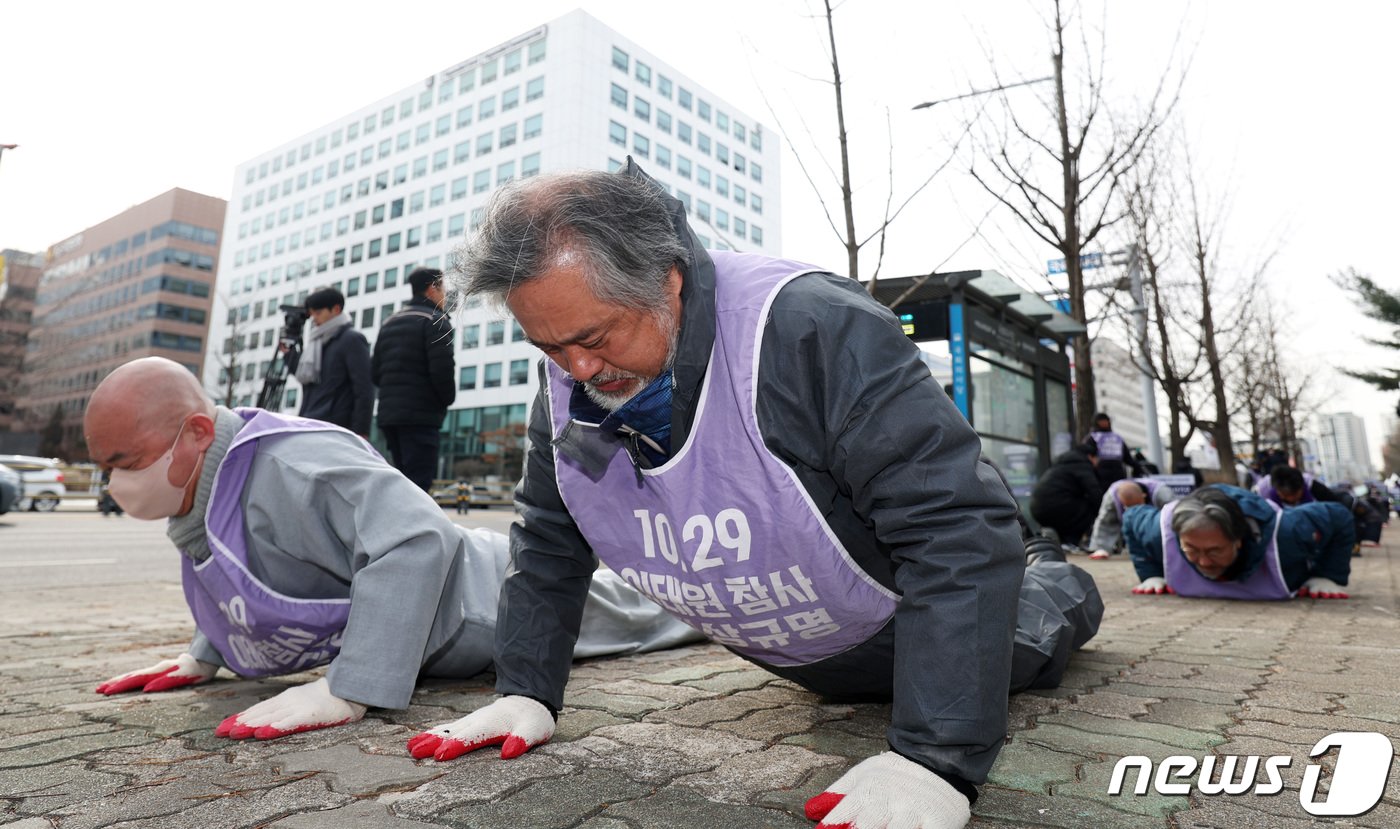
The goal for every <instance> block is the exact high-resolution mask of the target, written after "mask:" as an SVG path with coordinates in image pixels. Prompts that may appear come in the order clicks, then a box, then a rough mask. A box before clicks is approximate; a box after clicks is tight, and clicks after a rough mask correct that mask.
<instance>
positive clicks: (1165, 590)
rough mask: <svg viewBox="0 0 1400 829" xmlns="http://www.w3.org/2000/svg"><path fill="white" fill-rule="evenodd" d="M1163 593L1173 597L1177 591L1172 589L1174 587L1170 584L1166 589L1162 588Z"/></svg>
mask: <svg viewBox="0 0 1400 829" xmlns="http://www.w3.org/2000/svg"><path fill="white" fill-rule="evenodd" d="M1162 592H1163V593H1170V594H1172V595H1173V596H1175V595H1176V591H1175V590H1173V589H1172V586H1171V585H1170V584H1169V585H1167V586H1166V587H1164V588H1162Z"/></svg>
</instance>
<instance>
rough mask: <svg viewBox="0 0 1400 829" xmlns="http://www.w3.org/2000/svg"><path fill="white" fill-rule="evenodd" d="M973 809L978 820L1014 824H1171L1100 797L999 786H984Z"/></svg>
mask: <svg viewBox="0 0 1400 829" xmlns="http://www.w3.org/2000/svg"><path fill="white" fill-rule="evenodd" d="M972 811H973V814H974V815H976V816H977V817H978V818H979V819H982V818H988V819H991V820H999V821H1006V822H1007V823H1010V824H1011V825H1013V826H1017V827H1031V826H1043V827H1055V828H1056V829H1059V828H1060V827H1063V829H1081V827H1112V829H1167V827H1168V826H1169V825H1170V824H1169V823H1168V822H1167V821H1166V820H1165V819H1163V818H1161V817H1157V816H1152V815H1144V814H1138V813H1134V812H1132V811H1122V810H1119V809H1114V808H1112V807H1110V806H1108V805H1106V804H1105V802H1104V800H1103V799H1099V800H1081V799H1079V798H1075V797H1055V796H1053V795H1047V794H1038V793H1033V792H1024V791H1013V790H1011V789H1004V788H1001V787H1000V786H984V787H983V788H982V794H981V796H980V797H978V798H977V803H976V805H975V806H974V807H973V810H972Z"/></svg>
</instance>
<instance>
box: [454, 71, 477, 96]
mask: <svg viewBox="0 0 1400 829" xmlns="http://www.w3.org/2000/svg"><path fill="white" fill-rule="evenodd" d="M475 88H476V67H475V66H473V67H472V68H470V69H468V70H467V71H465V72H463V73H462V74H460V75H458V76H457V92H458V93H462V92H470V91H471V90H473V89H475Z"/></svg>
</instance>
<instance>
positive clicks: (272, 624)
mask: <svg viewBox="0 0 1400 829" xmlns="http://www.w3.org/2000/svg"><path fill="white" fill-rule="evenodd" d="M234 412H235V413H236V414H238V416H240V417H242V418H243V419H244V420H245V421H247V424H246V425H245V426H244V427H243V428H242V429H241V430H240V431H239V432H238V435H237V437H235V438H234V440H233V443H232V444H231V445H230V446H229V449H228V452H227V453H226V454H225V455H224V459H223V461H222V462H221V463H220V464H219V469H218V472H217V473H216V475H215V478H214V486H213V488H212V489H211V490H210V493H209V507H208V509H207V511H206V512H205V516H204V527H205V533H206V535H207V537H208V539H209V557H208V558H206V559H205V560H204V561H201V562H199V563H197V564H196V563H195V562H194V561H193V560H192V559H190V558H189V557H188V556H185V557H184V570H183V574H182V575H183V583H184V588H185V601H186V602H188V603H189V606H190V612H191V613H193V614H194V619H195V624H196V625H198V626H199V630H200V632H201V633H203V634H204V635H205V636H206V637H207V638H208V639H209V642H210V644H212V645H213V646H214V648H215V649H216V650H218V652H219V655H220V656H222V657H223V658H224V662H225V663H226V664H227V665H228V667H229V669H230V670H232V671H233V672H234V673H237V674H239V675H240V676H271V675H275V674H288V673H295V672H297V671H302V670H306V669H307V668H312V667H315V666H317V665H324V664H325V663H327V662H329V661H330V660H331V659H333V658H334V657H335V655H336V654H337V653H339V652H340V637H341V634H342V633H343V631H344V628H345V622H346V619H348V618H349V616H350V600H349V599H348V598H346V599H299V598H296V597H294V596H287V595H284V594H282V593H278V592H277V591H275V590H273V589H272V588H270V587H268V586H267V585H265V584H263V583H262V582H260V581H258V579H257V578H256V577H255V576H254V575H253V574H252V573H251V572H250V571H249V570H248V544H247V541H246V539H245V537H244V534H243V504H242V496H243V486H244V484H246V483H247V480H248V472H249V471H250V470H251V469H252V466H253V458H254V456H255V455H256V454H257V451H258V444H259V442H260V441H263V440H277V439H279V438H280V437H282V436H284V435H287V434H293V433H297V432H309V431H338V432H345V433H346V434H347V435H348V434H351V433H350V432H346V430H344V429H341V428H340V427H339V426H334V425H331V424H329V423H323V422H321V421H319V420H308V419H305V418H300V417H291V416H288V415H280V414H275V413H273V412H268V411H263V410H262V409H235V410H234ZM357 439H358V437H357ZM365 447H366V449H367V451H370V452H373V451H374V450H373V449H372V448H370V447H369V444H367V443H366V444H365Z"/></svg>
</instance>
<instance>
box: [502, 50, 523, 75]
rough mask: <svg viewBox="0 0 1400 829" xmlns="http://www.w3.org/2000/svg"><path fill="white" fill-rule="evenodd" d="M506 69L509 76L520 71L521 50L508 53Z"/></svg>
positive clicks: (505, 63) (505, 62)
mask: <svg viewBox="0 0 1400 829" xmlns="http://www.w3.org/2000/svg"><path fill="white" fill-rule="evenodd" d="M504 69H505V73H506V74H507V75H509V74H511V73H512V72H519V71H520V50H519V49H516V50H514V51H511V52H507V53H506V57H505V61H504Z"/></svg>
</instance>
